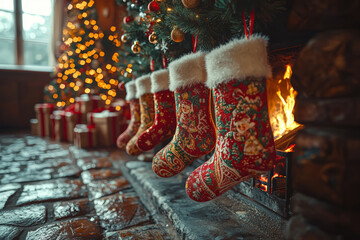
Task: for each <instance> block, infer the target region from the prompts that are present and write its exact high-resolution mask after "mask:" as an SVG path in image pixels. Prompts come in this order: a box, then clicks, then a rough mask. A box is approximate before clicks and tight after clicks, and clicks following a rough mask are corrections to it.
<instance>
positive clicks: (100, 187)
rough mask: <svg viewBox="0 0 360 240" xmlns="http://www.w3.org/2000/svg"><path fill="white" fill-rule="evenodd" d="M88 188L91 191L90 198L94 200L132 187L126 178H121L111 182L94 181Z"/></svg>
mask: <svg viewBox="0 0 360 240" xmlns="http://www.w3.org/2000/svg"><path fill="white" fill-rule="evenodd" d="M87 187H88V190H89V198H90V199H91V200H93V199H97V198H100V197H103V196H106V195H110V194H113V193H116V192H119V191H121V190H124V189H127V188H130V187H131V186H130V184H129V182H128V181H127V180H126V179H125V178H124V177H121V178H116V179H110V180H107V179H102V180H94V181H91V182H89V183H88V184H87Z"/></svg>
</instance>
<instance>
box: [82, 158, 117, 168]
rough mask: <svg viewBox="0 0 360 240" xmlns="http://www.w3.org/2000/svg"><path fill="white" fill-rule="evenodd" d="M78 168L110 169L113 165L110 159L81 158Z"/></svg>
mask: <svg viewBox="0 0 360 240" xmlns="http://www.w3.org/2000/svg"><path fill="white" fill-rule="evenodd" d="M77 164H78V166H79V167H80V168H81V169H82V170H90V169H97V168H110V167H112V163H111V161H110V160H109V158H107V157H104V158H80V159H78V160H77Z"/></svg>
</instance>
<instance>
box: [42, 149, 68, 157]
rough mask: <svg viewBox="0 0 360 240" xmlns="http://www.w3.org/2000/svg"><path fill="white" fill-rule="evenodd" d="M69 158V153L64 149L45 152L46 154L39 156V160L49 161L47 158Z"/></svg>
mask: <svg viewBox="0 0 360 240" xmlns="http://www.w3.org/2000/svg"><path fill="white" fill-rule="evenodd" d="M69 156H70V152H69V150H65V149H58V150H52V151H49V150H48V151H47V152H46V153H43V154H41V155H40V156H39V159H40V160H44V159H49V158H65V157H69Z"/></svg>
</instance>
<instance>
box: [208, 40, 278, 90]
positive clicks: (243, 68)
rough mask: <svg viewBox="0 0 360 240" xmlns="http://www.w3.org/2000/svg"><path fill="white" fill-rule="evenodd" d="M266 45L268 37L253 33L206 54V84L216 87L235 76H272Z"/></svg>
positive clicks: (241, 77)
mask: <svg viewBox="0 0 360 240" xmlns="http://www.w3.org/2000/svg"><path fill="white" fill-rule="evenodd" d="M266 47H267V38H266V37H263V36H260V35H253V36H251V37H250V38H249V39H246V38H243V39H236V40H233V41H231V42H229V43H227V44H225V45H223V46H220V47H218V48H217V49H215V50H213V51H211V52H210V53H209V54H208V55H207V56H206V70H207V75H208V79H207V82H206V85H207V86H208V87H209V88H214V87H216V86H217V85H218V84H220V83H223V82H228V81H231V80H232V79H234V78H236V79H244V78H246V77H249V76H253V77H268V76H271V67H270V65H269V63H268V55H267V49H266Z"/></svg>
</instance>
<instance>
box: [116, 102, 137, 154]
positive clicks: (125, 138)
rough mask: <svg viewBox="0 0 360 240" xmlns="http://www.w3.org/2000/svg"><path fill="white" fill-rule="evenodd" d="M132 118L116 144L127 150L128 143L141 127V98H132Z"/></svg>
mask: <svg viewBox="0 0 360 240" xmlns="http://www.w3.org/2000/svg"><path fill="white" fill-rule="evenodd" d="M130 112H131V119H130V122H129V125H128V127H127V128H126V130H125V131H124V132H123V133H122V134H120V136H119V137H118V139H117V141H116V144H117V146H118V148H120V149H123V150H125V148H126V144H127V143H128V142H129V141H130V139H131V138H132V137H133V136H134V135H135V134H136V133H137V131H138V130H139V127H140V104H139V99H132V100H130Z"/></svg>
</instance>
